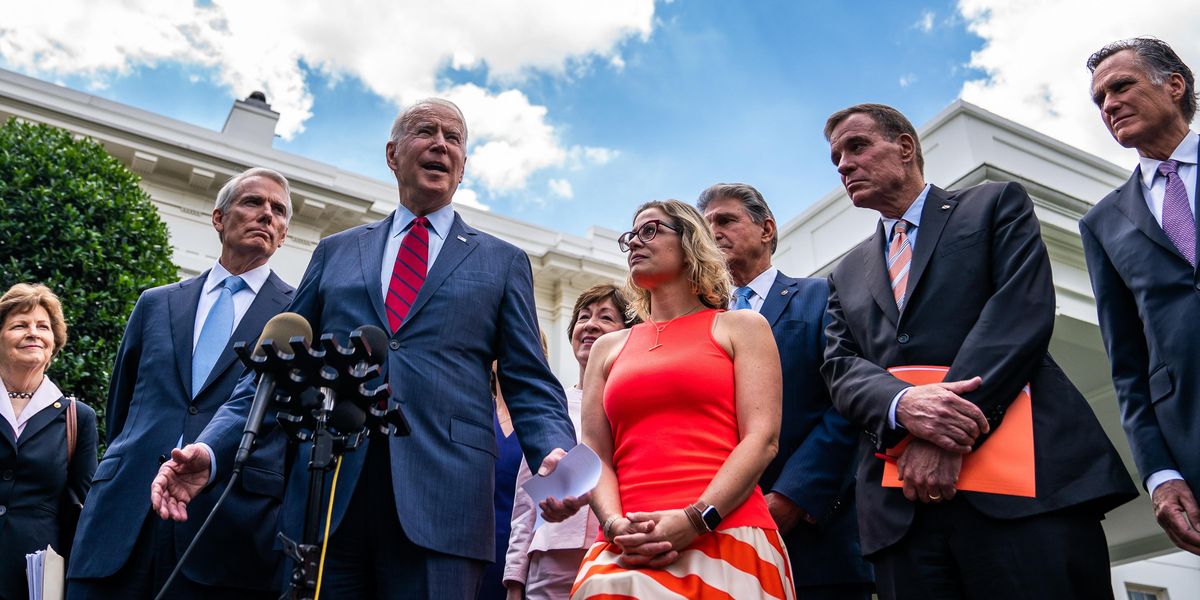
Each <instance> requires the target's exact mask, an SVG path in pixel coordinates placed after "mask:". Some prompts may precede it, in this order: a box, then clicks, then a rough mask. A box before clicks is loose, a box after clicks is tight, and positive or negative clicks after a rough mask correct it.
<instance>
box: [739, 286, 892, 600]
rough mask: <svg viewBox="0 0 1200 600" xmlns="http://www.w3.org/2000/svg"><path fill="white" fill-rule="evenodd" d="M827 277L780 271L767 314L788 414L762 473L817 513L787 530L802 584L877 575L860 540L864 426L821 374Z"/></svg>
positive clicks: (773, 487) (765, 484) (764, 482)
mask: <svg viewBox="0 0 1200 600" xmlns="http://www.w3.org/2000/svg"><path fill="white" fill-rule="evenodd" d="M828 299H829V285H828V284H827V283H826V282H825V280H824V279H793V278H791V277H788V276H787V275H784V274H783V273H782V272H781V273H779V274H778V275H776V276H775V283H773V284H772V285H771V291H770V293H769V294H768V295H767V297H766V298H764V299H763V305H762V309H761V311H760V312H761V314H762V315H763V317H765V318H766V319H767V322H769V323H770V324H771V332H772V333H774V335H775V343H776V345H777V346H778V347H779V359H780V363H781V364H782V366H783V420H782V426H781V429H780V432H779V454H778V455H777V456H776V457H775V460H773V461H771V464H769V465H767V469H766V470H765V471H764V472H763V476H762V479H761V480H760V481H759V483H760V486H761V487H762V489H763V492H764V493H769V492H777V493H780V494H783V495H784V496H787V497H788V498H789V499H791V500H792V501H793V502H795V503H796V504H798V505H799V506H800V507H801V508H803V509H804V510H805V511H806V512H808V514H810V515H812V516H813V517H814V518H816V519H817V523H816V525H809V524H808V523H800V524H799V525H797V526H796V528H795V529H792V531H790V532H789V533H788V535H787V536H786V537H785V538H784V542H785V543H786V544H787V549H788V555H789V557H790V558H791V561H792V577H793V580H794V581H795V583H796V586H797V587H806V586H821V585H833V584H846V583H867V582H871V581H873V580H874V577H873V575H872V572H871V567H870V565H868V564H867V562H866V561H864V560H863V558H862V552H861V551H860V550H859V546H858V524H857V522H856V521H855V511H854V505H855V503H854V466H855V464H857V461H856V460H855V458H856V457H857V455H858V451H857V445H858V434H857V431H856V430H855V428H854V427H853V426H852V425H850V423H849V422H848V421H846V420H845V419H843V418H842V416H841V415H839V414H838V412H837V410H836V409H834V407H833V404H832V403H831V402H830V400H829V390H828V388H826V387H825V381H824V380H823V379H821V363H822V362H824V360H825V359H824V356H823V352H824V349H825V324H826V322H827V320H828V318H827V313H826V311H825V306H826V303H827V302H828Z"/></svg>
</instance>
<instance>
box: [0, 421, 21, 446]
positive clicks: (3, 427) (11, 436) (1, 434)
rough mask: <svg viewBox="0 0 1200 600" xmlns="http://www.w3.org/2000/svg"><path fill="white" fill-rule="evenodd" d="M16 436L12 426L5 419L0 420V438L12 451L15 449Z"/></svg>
mask: <svg viewBox="0 0 1200 600" xmlns="http://www.w3.org/2000/svg"><path fill="white" fill-rule="evenodd" d="M16 436H17V434H16V433H15V432H14V431H13V428H12V424H11V423H9V422H8V421H7V420H5V419H0V438H3V439H4V441H5V442H8V445H9V446H12V447H13V448H14V449H16V447H17V437H16Z"/></svg>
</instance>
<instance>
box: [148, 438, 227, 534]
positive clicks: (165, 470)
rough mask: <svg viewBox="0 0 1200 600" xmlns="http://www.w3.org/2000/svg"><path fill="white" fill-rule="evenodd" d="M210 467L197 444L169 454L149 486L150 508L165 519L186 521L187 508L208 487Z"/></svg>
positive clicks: (206, 454) (207, 457) (206, 456)
mask: <svg viewBox="0 0 1200 600" xmlns="http://www.w3.org/2000/svg"><path fill="white" fill-rule="evenodd" d="M211 472H212V464H211V463H210V461H209V456H208V452H206V451H205V450H204V448H203V447H202V446H200V445H198V444H188V445H187V446H184V447H183V448H176V449H174V450H172V451H171V460H168V461H167V462H165V463H163V464H162V466H161V467H159V468H158V475H156V476H155V477H154V481H153V482H152V483H151V484H150V507H151V508H152V509H153V510H154V512H157V513H158V516H159V517H161V518H162V519H163V520H164V521H165V520H168V519H170V520H174V521H180V522H182V521H186V520H187V505H188V503H189V502H191V501H192V499H193V498H195V497H196V495H197V494H199V493H200V490H203V489H204V486H206V485H208V479H209V473H211Z"/></svg>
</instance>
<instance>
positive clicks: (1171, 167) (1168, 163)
mask: <svg viewBox="0 0 1200 600" xmlns="http://www.w3.org/2000/svg"><path fill="white" fill-rule="evenodd" d="M1158 173H1159V174H1160V175H1162V176H1163V177H1166V178H1170V177H1171V176H1172V175H1174V176H1176V177H1178V176H1179V161H1177V160H1164V161H1162V162H1161V163H1158Z"/></svg>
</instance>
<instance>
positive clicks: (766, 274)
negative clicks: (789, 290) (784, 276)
mask: <svg viewBox="0 0 1200 600" xmlns="http://www.w3.org/2000/svg"><path fill="white" fill-rule="evenodd" d="M778 274H779V269H776V268H775V266H774V265H771V266H769V267H767V270H766V271H763V272H762V273H759V274H758V277H755V278H754V279H751V280H750V283H747V284H746V287H748V288H750V289H752V290H754V293H755V294H756V295H757V296H758V297H759V298H766V297H767V294H770V293H771V286H772V285H775V276H776V275H778Z"/></svg>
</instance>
